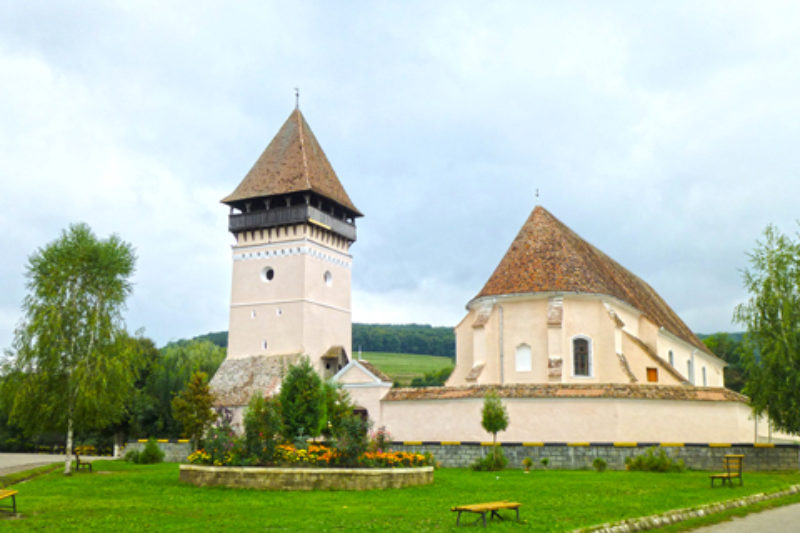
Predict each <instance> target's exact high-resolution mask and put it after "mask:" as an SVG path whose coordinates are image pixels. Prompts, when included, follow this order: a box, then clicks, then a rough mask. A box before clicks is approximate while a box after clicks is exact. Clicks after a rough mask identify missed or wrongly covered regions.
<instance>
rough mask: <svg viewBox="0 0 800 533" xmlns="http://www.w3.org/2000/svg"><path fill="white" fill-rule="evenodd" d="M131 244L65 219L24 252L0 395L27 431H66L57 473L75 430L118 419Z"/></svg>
mask: <svg viewBox="0 0 800 533" xmlns="http://www.w3.org/2000/svg"><path fill="white" fill-rule="evenodd" d="M134 263H135V256H134V253H133V249H132V247H131V246H130V245H129V244H127V243H125V242H123V241H122V240H120V239H119V238H118V237H117V236H116V235H112V236H111V237H109V238H108V239H106V240H99V239H97V237H95V235H94V234H93V233H92V231H91V229H89V226H87V225H86V224H75V225H71V226H70V227H69V228H68V229H67V230H65V231H63V232H62V233H61V236H60V237H59V238H58V239H57V240H55V241H53V242H52V243H50V244H48V245H46V246H44V247H43V248H40V249H39V250H37V251H36V252H35V253H34V254H33V255H32V256H31V257H30V258H29V263H28V267H27V271H26V273H25V276H26V278H27V284H26V285H27V289H28V294H27V296H26V297H25V300H24V302H23V304H22V310H23V313H24V318H23V320H22V322H21V324H20V325H19V327H18V328H17V330H16V331H15V334H14V344H13V349H12V351H11V352H9V353H7V360H6V362H5V365H4V373H5V375H6V377H7V378H8V379H4V380H3V384H4V387H3V389H4V390H3V394H4V396H5V397H6V399H9V398H13V400H11V401H10V402H9V405H10V406H11V409H10V413H9V415H10V418H11V420H12V421H13V422H14V423H15V424H18V425H19V426H20V427H22V428H23V429H25V431H26V433H28V434H32V433H36V432H40V431H43V430H48V429H52V430H58V431H62V432H65V433H66V449H67V454H66V460H65V463H64V473H65V474H69V473H70V468H71V461H72V447H73V434H74V432H75V431H76V430H85V429H91V428H102V427H105V426H108V425H109V424H112V423H114V422H116V421H118V420H119V419H120V417H121V416H122V415H123V414H124V406H125V401H126V399H127V398H128V396H129V393H130V390H131V387H132V385H133V381H134V378H135V370H134V364H133V361H132V360H131V354H132V352H131V351H130V350H126V349H121V343H120V338H121V337H122V335H123V332H124V329H123V321H122V316H121V312H122V309H123V308H124V305H125V299H126V298H127V296H128V295H129V294H130V292H131V283H130V281H129V278H130V276H131V275H132V274H133V271H134Z"/></svg>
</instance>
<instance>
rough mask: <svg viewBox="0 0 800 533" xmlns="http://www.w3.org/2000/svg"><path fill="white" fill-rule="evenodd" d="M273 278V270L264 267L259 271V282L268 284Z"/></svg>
mask: <svg viewBox="0 0 800 533" xmlns="http://www.w3.org/2000/svg"><path fill="white" fill-rule="evenodd" d="M274 277H275V270H273V269H272V267H264V270H262V271H261V280H262V281H264V282H267V283H269V282H270V281H272V279H273V278H274Z"/></svg>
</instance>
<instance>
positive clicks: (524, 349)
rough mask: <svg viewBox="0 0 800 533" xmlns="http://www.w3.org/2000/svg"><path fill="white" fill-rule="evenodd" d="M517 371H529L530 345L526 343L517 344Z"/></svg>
mask: <svg viewBox="0 0 800 533" xmlns="http://www.w3.org/2000/svg"><path fill="white" fill-rule="evenodd" d="M515 363H516V366H515V368H516V371H517V372H530V371H531V347H530V346H528V345H527V344H520V345H519V346H517V354H516V358H515Z"/></svg>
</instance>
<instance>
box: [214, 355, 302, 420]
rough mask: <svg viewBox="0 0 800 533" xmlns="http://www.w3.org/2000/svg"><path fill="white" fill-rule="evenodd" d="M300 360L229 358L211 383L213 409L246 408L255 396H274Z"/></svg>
mask: <svg viewBox="0 0 800 533" xmlns="http://www.w3.org/2000/svg"><path fill="white" fill-rule="evenodd" d="M299 358H300V354H293V355H256V356H253V357H242V358H234V359H232V358H230V357H228V358H226V359H225V360H224V361H222V364H221V365H220V366H219V368H218V369H217V372H216V373H215V374H214V377H213V378H212V379H211V382H210V383H209V387H210V388H211V392H212V393H214V396H215V401H214V405H215V406H216V407H238V406H243V405H247V403H248V402H249V401H250V398H251V397H252V396H253V394H255V393H259V394H261V395H263V396H272V395H274V394H275V393H277V392H278V390H279V389H280V384H281V381H282V379H283V376H284V375H285V374H286V372H287V370H288V368H289V366H290V365H292V364H294V363H295V362H296V361H297V360H298V359H299Z"/></svg>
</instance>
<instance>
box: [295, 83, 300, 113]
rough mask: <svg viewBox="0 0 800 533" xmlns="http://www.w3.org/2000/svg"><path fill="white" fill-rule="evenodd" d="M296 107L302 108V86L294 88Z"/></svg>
mask: <svg viewBox="0 0 800 533" xmlns="http://www.w3.org/2000/svg"><path fill="white" fill-rule="evenodd" d="M294 108H295V109H300V88H299V87H295V88H294Z"/></svg>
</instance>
